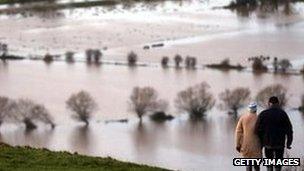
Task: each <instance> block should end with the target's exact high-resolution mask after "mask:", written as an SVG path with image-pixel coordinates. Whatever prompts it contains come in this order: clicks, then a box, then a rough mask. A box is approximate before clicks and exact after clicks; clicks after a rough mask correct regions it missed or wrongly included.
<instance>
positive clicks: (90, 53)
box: [85, 49, 93, 63]
mask: <svg viewBox="0 0 304 171" xmlns="http://www.w3.org/2000/svg"><path fill="white" fill-rule="evenodd" d="M85 56H86V61H87V63H91V62H92V60H93V49H87V50H86V51H85Z"/></svg>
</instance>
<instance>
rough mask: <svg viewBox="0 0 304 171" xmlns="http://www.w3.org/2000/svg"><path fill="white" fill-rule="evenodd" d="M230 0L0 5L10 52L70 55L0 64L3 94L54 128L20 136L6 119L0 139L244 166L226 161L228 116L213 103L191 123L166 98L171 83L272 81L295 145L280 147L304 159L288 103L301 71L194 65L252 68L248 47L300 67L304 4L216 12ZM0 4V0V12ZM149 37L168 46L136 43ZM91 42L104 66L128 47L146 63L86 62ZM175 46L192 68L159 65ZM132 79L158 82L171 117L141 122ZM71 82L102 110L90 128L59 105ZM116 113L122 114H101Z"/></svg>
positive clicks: (298, 121) (220, 86) (205, 165)
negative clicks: (133, 106)
mask: <svg viewBox="0 0 304 171" xmlns="http://www.w3.org/2000/svg"><path fill="white" fill-rule="evenodd" d="M65 2H66V1H59V3H65ZM229 3H230V0H214V1H213V0H201V1H199V0H197V1H196V0H193V1H164V2H154V3H134V4H127V5H126V4H117V5H114V6H95V7H91V8H71V9H63V10H56V11H53V10H46V11H45V12H37V11H28V12H26V13H22V14H14V15H6V14H3V13H1V15H0V42H2V43H7V44H8V45H9V53H10V54H15V55H22V56H27V57H30V56H41V55H45V54H46V53H50V54H54V55H63V54H64V53H65V52H66V51H73V52H76V56H75V57H76V63H74V64H67V63H65V62H63V61H56V62H54V63H51V64H45V63H44V62H43V61H40V60H37V61H34V60H28V59H26V60H22V61H8V62H7V63H6V64H4V63H2V61H0V96H7V97H10V98H15V99H17V98H30V99H33V100H34V101H37V102H39V103H42V104H44V105H45V106H46V107H47V108H48V109H49V110H50V112H51V115H52V116H53V117H54V121H55V123H56V125H57V126H56V128H55V129H54V130H52V129H51V128H50V127H48V126H44V125H39V127H38V129H36V130H33V131H30V132H28V131H25V128H24V127H23V126H22V125H20V124H14V123H4V124H3V125H2V126H1V127H0V141H3V142H5V143H8V144H11V145H30V146H34V147H46V148H48V149H51V150H56V151H57V150H66V151H71V152H78V153H81V154H87V155H92V156H111V157H114V158H117V159H120V160H124V161H131V162H136V163H144V164H149V165H154V166H160V167H165V168H170V169H176V170H189V171H190V170H207V169H208V170H242V169H244V168H240V167H239V168H236V167H233V165H232V159H233V158H234V157H236V156H238V154H237V153H236V152H235V147H234V146H235V145H234V129H235V125H236V120H235V119H233V117H231V116H229V115H228V114H227V111H223V110H220V109H219V107H218V103H216V106H215V107H214V108H213V109H212V110H211V111H210V112H208V114H207V117H206V118H205V119H204V120H202V121H198V122H191V121H189V120H188V119H187V114H185V113H181V112H179V111H178V110H177V109H176V107H175V104H174V99H175V98H176V95H177V93H178V92H179V91H181V90H184V89H185V88H187V87H189V86H192V85H195V84H198V83H201V82H202V81H206V82H207V83H208V84H209V85H210V87H211V92H212V93H213V95H214V97H215V98H216V100H217V101H218V95H219V93H220V92H222V91H223V90H225V89H227V88H228V89H232V88H236V87H240V86H242V87H248V88H249V89H250V91H251V97H252V98H254V97H255V95H256V93H257V92H258V91H259V90H261V89H262V88H263V87H265V86H268V85H271V84H275V83H280V84H282V85H284V86H285V87H286V88H287V89H288V95H287V97H288V104H287V107H286V108H287V111H288V114H289V116H290V118H291V121H292V124H293V126H294V144H293V146H292V147H293V149H292V150H290V151H289V152H288V153H290V155H291V156H292V157H304V148H303V144H304V132H303V129H304V114H302V113H300V112H298V111H297V110H295V108H297V107H299V105H300V98H301V95H302V94H304V89H303V87H304V77H303V76H301V75H288V74H287V75H281V74H272V73H265V74H253V73H252V72H250V71H248V70H245V71H242V72H240V71H226V72H224V71H220V70H212V69H206V68H205V69H202V68H201V64H210V63H217V62H220V61H222V60H223V59H225V58H229V59H230V61H231V63H233V64H236V63H240V64H243V65H247V66H248V65H249V64H250V63H249V62H248V61H247V58H248V57H251V56H256V55H266V56H267V55H270V56H271V57H274V56H277V57H279V58H287V59H289V60H290V61H291V63H292V65H293V68H294V69H299V68H301V67H302V66H303V64H304V58H303V55H304V48H303V44H304V13H303V10H304V4H303V3H294V4H291V5H290V6H284V5H283V6H280V7H279V8H278V9H277V10H275V11H265V10H263V9H256V10H253V11H246V10H245V11H244V10H228V9H221V8H216V7H220V6H224V5H227V4H229ZM6 8H8V7H7V6H6V5H2V6H0V11H1V10H2V9H6ZM154 43H163V44H164V46H162V47H157V48H150V49H148V50H147V49H143V47H144V46H145V45H151V44H154ZM88 48H96V49H100V50H101V51H102V53H103V61H111V62H112V63H113V62H114V63H115V62H121V61H126V56H127V53H128V52H130V51H132V50H133V51H135V52H136V53H137V54H138V56H139V62H143V63H146V64H148V66H146V67H134V68H131V67H128V66H124V65H112V64H104V65H100V66H95V65H87V64H86V63H85V62H83V61H84V60H85V56H84V52H85V50H86V49H88ZM175 54H181V55H182V56H186V55H191V56H195V57H197V59H198V65H199V69H196V70H191V69H190V70H187V69H175V68H167V69H163V68H161V67H160V66H159V62H160V60H161V58H162V57H163V56H169V57H170V59H173V56H174V55H175ZM62 59H63V58H62ZM171 62H172V61H171ZM156 63H157V65H156ZM268 64H270V62H269V63H268ZM135 86H151V87H154V88H155V89H156V90H157V91H158V92H159V96H160V97H161V98H164V99H166V100H168V101H169V103H170V105H169V109H168V113H169V114H172V115H173V116H174V117H175V119H174V120H172V121H167V122H165V123H154V122H152V121H150V120H149V118H144V121H143V123H142V124H139V122H138V119H137V118H136V115H135V114H133V113H132V112H131V111H130V110H129V103H128V100H129V97H130V94H131V91H132V89H133V88H134V87H135ZM79 90H86V91H88V92H89V93H90V94H92V96H93V98H94V99H95V100H96V102H97V103H98V106H99V108H98V111H97V112H96V113H95V115H94V116H93V118H92V119H91V124H90V126H89V127H88V128H86V127H83V125H81V124H79V123H78V122H76V121H75V120H73V119H72V118H71V115H70V113H69V111H68V110H67V109H66V104H65V102H66V100H67V99H68V97H69V96H70V95H71V94H72V93H75V92H77V91H79ZM260 110H262V109H261V108H260V109H259V111H260ZM243 112H244V111H241V113H243ZM113 119H129V122H127V123H106V122H105V121H107V120H113ZM219 162H220V164H219Z"/></svg>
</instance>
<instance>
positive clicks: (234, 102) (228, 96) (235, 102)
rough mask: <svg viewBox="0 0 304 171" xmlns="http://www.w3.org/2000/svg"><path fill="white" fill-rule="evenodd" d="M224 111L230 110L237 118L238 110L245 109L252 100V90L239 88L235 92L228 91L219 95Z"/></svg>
mask: <svg viewBox="0 0 304 171" xmlns="http://www.w3.org/2000/svg"><path fill="white" fill-rule="evenodd" d="M219 98H220V100H221V101H222V103H221V104H220V106H221V107H222V108H223V109H228V110H230V111H231V112H232V114H234V115H235V116H236V115H237V114H238V110H239V109H240V108H242V107H244V106H245V105H246V104H247V103H248V102H249V100H250V90H249V89H248V88H243V87H238V88H235V89H233V90H229V89H226V90H225V91H224V92H222V93H220V95H219Z"/></svg>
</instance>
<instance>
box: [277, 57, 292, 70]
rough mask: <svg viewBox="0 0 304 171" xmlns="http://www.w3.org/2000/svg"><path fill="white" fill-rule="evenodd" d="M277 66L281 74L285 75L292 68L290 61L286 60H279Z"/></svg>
mask: <svg viewBox="0 0 304 171" xmlns="http://www.w3.org/2000/svg"><path fill="white" fill-rule="evenodd" d="M279 66H280V70H281V71H282V72H283V73H286V71H287V70H288V69H289V68H291V67H292V65H291V63H290V61H289V60H288V59H282V60H280V62H279Z"/></svg>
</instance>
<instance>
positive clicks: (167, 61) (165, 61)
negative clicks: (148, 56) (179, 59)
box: [161, 56, 169, 68]
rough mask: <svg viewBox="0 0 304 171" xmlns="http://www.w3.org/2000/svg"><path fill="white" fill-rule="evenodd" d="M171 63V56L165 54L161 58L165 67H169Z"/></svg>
mask: <svg viewBox="0 0 304 171" xmlns="http://www.w3.org/2000/svg"><path fill="white" fill-rule="evenodd" d="M168 63H169V57H167V56H164V57H163V58H162V60H161V65H162V67H163V68H167V67H168Z"/></svg>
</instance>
